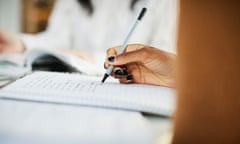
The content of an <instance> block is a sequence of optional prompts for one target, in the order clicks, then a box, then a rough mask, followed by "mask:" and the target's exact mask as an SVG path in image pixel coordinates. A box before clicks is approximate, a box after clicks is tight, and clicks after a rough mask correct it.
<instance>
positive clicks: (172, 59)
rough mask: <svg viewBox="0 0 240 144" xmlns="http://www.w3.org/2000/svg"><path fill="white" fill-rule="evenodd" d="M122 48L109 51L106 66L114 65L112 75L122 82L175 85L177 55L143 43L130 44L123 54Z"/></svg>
mask: <svg viewBox="0 0 240 144" xmlns="http://www.w3.org/2000/svg"><path fill="white" fill-rule="evenodd" d="M119 48H120V46H118V47H114V48H110V49H108V51H107V60H106V61H105V63H104V67H105V68H108V67H109V66H110V65H113V66H114V70H113V72H112V74H111V76H113V77H115V78H118V79H119V81H120V82H121V83H141V84H151V85H160V86H166V87H175V83H176V82H175V81H176V80H175V74H176V55H174V54H171V53H167V52H164V51H162V50H159V49H156V48H153V47H150V46H145V45H142V44H131V45H128V46H127V48H126V51H125V52H124V53H123V54H120V55H117V51H118V49H119Z"/></svg>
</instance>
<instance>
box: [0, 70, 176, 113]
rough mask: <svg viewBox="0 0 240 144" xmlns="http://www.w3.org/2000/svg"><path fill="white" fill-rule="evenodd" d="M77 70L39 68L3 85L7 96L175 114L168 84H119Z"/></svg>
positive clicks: (2, 91) (4, 94)
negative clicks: (102, 80) (30, 73)
mask: <svg viewBox="0 0 240 144" xmlns="http://www.w3.org/2000/svg"><path fill="white" fill-rule="evenodd" d="M100 79H101V78H100V77H97V78H91V77H83V76H80V75H74V74H63V73H51V72H37V73H34V74H32V75H29V76H27V77H24V78H22V79H20V80H18V81H16V82H15V83H13V84H11V85H9V86H7V87H5V88H3V89H2V90H1V91H0V95H1V96H4V97H6V98H15V99H25V100H33V101H43V102H54V103H66V104H80V105H88V106H99V107H109V108H119V109H128V110H134V111H141V112H147V113H154V114H161V115H171V114H172V113H173V110H174V105H175V101H174V91H173V90H172V89H169V88H165V87H158V86H149V85H139V84H119V83H116V82H106V83H104V84H102V83H101V82H100Z"/></svg>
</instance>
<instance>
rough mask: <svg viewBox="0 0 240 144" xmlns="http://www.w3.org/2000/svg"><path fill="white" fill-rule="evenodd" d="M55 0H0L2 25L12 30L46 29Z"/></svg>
mask: <svg viewBox="0 0 240 144" xmlns="http://www.w3.org/2000/svg"><path fill="white" fill-rule="evenodd" d="M54 2H55V0H0V27H1V28H4V29H7V30H9V31H12V32H24V33H37V32H40V31H43V30H45V28H46V26H47V20H48V17H49V15H50V13H51V10H52V8H53V5H54Z"/></svg>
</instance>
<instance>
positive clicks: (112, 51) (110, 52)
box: [107, 44, 144, 57]
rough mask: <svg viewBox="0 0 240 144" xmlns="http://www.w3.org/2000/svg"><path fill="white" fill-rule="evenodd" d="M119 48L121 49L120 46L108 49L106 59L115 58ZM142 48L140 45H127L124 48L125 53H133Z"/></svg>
mask: <svg viewBox="0 0 240 144" xmlns="http://www.w3.org/2000/svg"><path fill="white" fill-rule="evenodd" d="M120 48H121V46H116V47H113V48H109V49H108V50H107V57H110V56H116V55H117V54H118V50H119V49H120ZM142 48H144V45H142V44H129V45H127V47H126V49H125V52H131V51H135V50H138V49H142Z"/></svg>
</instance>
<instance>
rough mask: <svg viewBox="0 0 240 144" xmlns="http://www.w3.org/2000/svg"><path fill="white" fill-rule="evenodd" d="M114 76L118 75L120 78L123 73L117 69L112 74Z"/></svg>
mask: <svg viewBox="0 0 240 144" xmlns="http://www.w3.org/2000/svg"><path fill="white" fill-rule="evenodd" d="M114 74H115V75H120V76H122V75H124V73H123V72H122V71H121V70H120V69H119V70H116V71H115V72H114Z"/></svg>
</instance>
